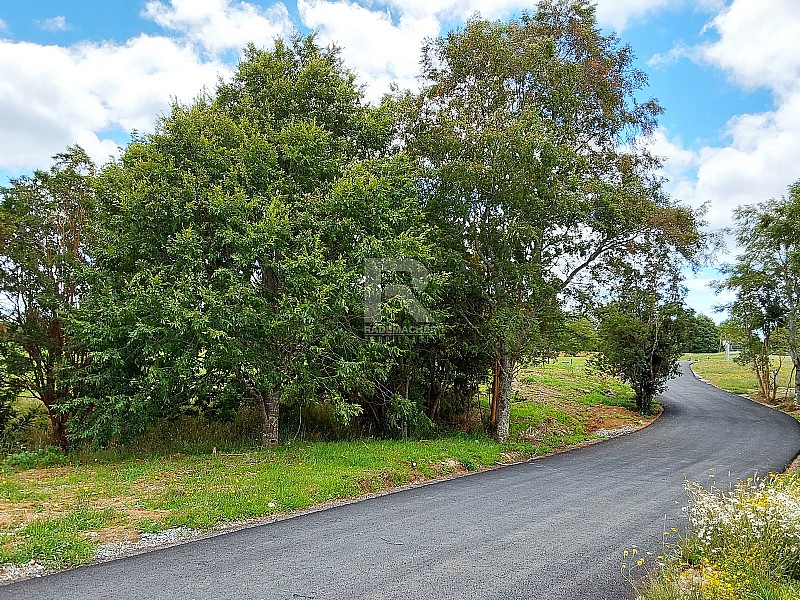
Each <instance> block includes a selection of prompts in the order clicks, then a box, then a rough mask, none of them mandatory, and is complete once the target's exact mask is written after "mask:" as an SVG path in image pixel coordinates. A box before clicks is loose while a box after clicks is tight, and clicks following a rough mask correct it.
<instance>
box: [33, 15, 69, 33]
mask: <svg viewBox="0 0 800 600" xmlns="http://www.w3.org/2000/svg"><path fill="white" fill-rule="evenodd" d="M39 27H41V28H42V29H44V30H45V31H66V30H67V29H69V25H68V24H67V18H66V17H64V16H58V17H52V18H50V19H45V20H44V21H42V22H41V23H40V24H39Z"/></svg>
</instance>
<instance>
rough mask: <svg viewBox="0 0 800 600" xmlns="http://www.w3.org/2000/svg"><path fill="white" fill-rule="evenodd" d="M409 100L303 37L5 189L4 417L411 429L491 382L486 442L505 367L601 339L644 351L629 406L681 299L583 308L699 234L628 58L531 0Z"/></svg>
mask: <svg viewBox="0 0 800 600" xmlns="http://www.w3.org/2000/svg"><path fill="white" fill-rule="evenodd" d="M422 82H423V86H422V88H421V90H420V91H419V92H418V93H412V92H405V93H403V92H397V93H395V94H394V95H393V96H392V97H387V99H386V100H385V101H384V102H383V103H382V104H381V105H379V106H373V105H370V104H367V103H365V102H364V100H363V96H362V92H361V90H360V88H359V87H358V85H357V83H356V77H355V74H354V73H352V72H351V71H350V70H349V69H347V67H346V66H345V65H344V64H343V63H342V61H341V58H340V53H339V51H338V49H337V48H335V47H329V48H322V47H320V46H319V45H318V44H317V43H316V41H315V39H314V37H313V36H311V37H308V38H300V37H297V38H295V39H293V40H291V41H289V42H285V41H277V42H276V43H275V46H274V48H271V49H269V50H263V49H257V48H255V47H252V46H251V47H249V48H247V49H246V51H245V53H244V56H243V58H242V60H241V62H240V64H239V66H238V69H237V71H236V73H235V75H234V76H233V78H232V79H231V80H230V81H220V82H219V84H218V85H217V86H216V88H215V89H214V90H213V91H211V92H208V93H204V94H202V95H201V96H200V97H198V98H197V99H196V100H195V101H193V102H191V103H189V104H186V105H183V104H175V105H174V106H173V107H172V109H171V111H170V112H169V114H167V115H165V116H163V117H161V118H160V119H159V120H158V121H157V126H156V130H155V132H154V133H152V134H149V135H134V136H133V140H132V142H131V143H130V144H129V145H128V147H127V148H126V149H125V150H124V152H123V154H122V156H121V158H120V159H119V160H116V161H113V162H112V163H110V164H107V165H105V166H103V167H102V168H101V169H100V170H99V172H97V173H95V172H94V167H93V165H91V163H90V162H89V161H88V159H87V158H86V156H85V154H84V153H83V152H82V151H81V150H80V149H78V148H74V149H71V150H70V151H69V152H68V153H67V154H65V155H63V156H59V157H57V160H56V164H55V166H54V167H53V169H52V170H51V171H50V172H47V173H44V172H37V173H36V174H35V175H34V177H33V178H30V179H28V178H23V179H20V180H18V181H16V182H14V183H13V184H12V186H11V188H9V189H8V190H4V191H3V204H2V211H3V212H2V221H0V236H2V237H1V238H0V239H1V240H2V244H3V245H2V251H1V252H0V255H1V256H2V261H3V263H2V270H1V271H0V285H2V289H0V291H2V292H3V293H4V294H5V296H6V297H7V298H10V299H12V302H11V304H9V306H13V307H14V310H13V311H10V312H7V313H4V314H3V321H2V334H3V338H2V340H0V341H1V342H2V344H1V345H0V350H2V356H3V359H4V362H3V363H2V365H3V369H5V371H6V374H5V375H4V377H3V385H4V386H5V387H3V388H0V389H2V390H4V393H5V391H6V388H8V390H7V391H8V393H7V394H5V396H4V397H5V398H6V400H5V402H0V407H5V408H2V410H0V418H4V419H6V420H8V419H9V418H10V415H11V410H12V409H11V405H12V403H14V402H15V400H14V397H15V395H16V394H18V393H20V392H23V391H27V392H30V393H31V394H33V395H34V396H35V397H37V398H39V399H41V400H42V402H43V403H44V405H45V406H46V407H47V410H48V411H49V414H50V417H51V420H52V427H53V432H54V435H55V439H56V441H57V443H59V444H60V445H61V446H63V447H66V446H67V445H68V443H69V440H87V441H92V442H94V443H96V444H108V443H110V442H114V441H118V440H123V441H124V440H128V439H130V438H133V437H135V436H138V435H142V434H144V433H145V432H147V431H148V430H149V429H151V428H152V427H153V425H154V424H155V423H158V422H163V421H164V420H167V421H173V422H177V421H178V420H179V419H180V418H181V417H183V416H186V415H190V416H198V417H201V418H204V419H207V420H210V421H215V420H223V421H224V420H230V419H234V418H237V417H240V416H241V415H243V414H252V415H258V416H259V417H260V423H261V441H262V442H263V443H264V444H265V445H273V444H275V443H276V442H277V441H278V439H279V437H280V435H281V432H280V429H281V427H285V426H287V425H288V424H289V423H290V422H291V427H292V428H296V429H297V431H298V432H301V431H303V430H304V429H303V428H304V427H305V428H306V430H308V428H309V427H311V428H312V429H313V430H314V431H315V433H316V432H320V431H322V432H324V433H323V435H325V434H327V435H330V436H333V437H335V436H339V435H375V436H382V437H385V436H395V437H403V436H406V435H409V434H414V433H417V434H423V433H429V432H431V431H432V430H434V429H435V428H437V427H444V428H448V427H455V426H459V425H460V424H462V423H463V422H464V419H465V415H471V414H473V413H474V412H475V406H476V394H477V392H478V390H479V388H480V386H481V385H482V384H484V383H486V382H487V379H488V378H490V377H491V376H492V372H494V382H493V383H494V385H493V386H492V389H493V390H494V400H495V402H494V403H493V407H494V409H493V410H492V412H491V415H492V416H493V417H496V418H495V419H494V420H493V421H492V423H491V425H492V428H493V434H494V435H495V437H496V439H497V440H500V441H504V440H505V439H507V437H508V435H509V431H510V429H509V426H510V420H509V419H510V403H511V385H512V382H513V378H514V376H515V374H516V372H517V370H518V369H519V368H520V366H521V365H522V364H524V362H526V361H534V362H535V361H538V360H541V359H543V358H547V357H551V356H553V355H555V354H556V353H557V352H559V351H572V352H575V351H596V350H598V349H602V345H608V344H609V340H610V339H611V337H613V336H615V335H616V336H617V338H618V339H619V340H629V341H631V343H632V344H633V346H632V347H635V348H636V349H637V352H639V351H640V350H641V349H642V348H643V347H644V348H645V350H642V351H643V352H644V353H645V354H646V355H647V356H648V360H649V361H650V362H649V365H650V367H649V368H650V370H651V371H654V372H655V374H654V375H653V376H652V377H653V381H652V382H650V383H648V384H646V385H645V384H642V385H643V387H642V386H640V387H638V388H637V391H640V392H641V394H640V395H641V404H640V408H642V409H643V410H647V409H648V408H649V403H650V401H651V400H652V392H653V390H655V389H657V388H658V385H659V384H658V381H660V380H661V379H660V378H662V377H663V373H668V372H669V371H670V369H671V368H672V367H673V365H674V352H673V345H674V343H677V342H676V340H677V336H678V333H677V331H676V332H675V333H674V335H673V332H672V330H671V329H670V327H671V326H669V324H670V323H672V319H673V317H675V318H677V315H679V314H682V313H681V310H682V309H680V308H679V306H678V304H679V298H678V297H671V298H670V301H669V302H661V301H660V300H659V301H656V302H655V303H652V302H651V303H650V304H648V302H649V301H648V300H647V298H650V296H647V297H645V296H641V297H638V296H637V297H632V296H631V297H628V296H624V295H622V296H620V295H619V293H618V292H617V291H613V293H611V297H610V298H609V299H610V300H612V301H614V302H615V303H612V304H611V305H610V306H609V307H607V308H605V309H602V310H600V312H599V313H597V315H592V314H591V309H593V308H596V305H597V304H598V302H597V298H595V297H594V296H598V295H597V294H592V293H591V290H593V289H595V288H596V287H597V284H598V282H602V283H603V284H606V283H607V282H612V283H611V284H610V285H609V286H606V287H608V290H609V291H612V290H617V286H616V284H615V283H613V282H616V281H618V280H619V278H620V277H622V275H621V273H623V274H624V273H630V271H631V269H632V265H635V264H638V263H639V262H641V261H642V260H649V258H648V257H653V256H658V257H661V256H665V255H669V256H673V257H681V258H689V259H691V258H692V257H693V255H694V252H695V250H696V248H697V246H698V244H699V243H700V237H699V235H698V232H697V228H698V221H697V218H696V215H695V214H694V213H693V212H692V211H690V210H688V209H686V208H683V207H681V206H679V205H677V204H676V203H675V202H673V201H672V200H671V199H670V198H669V197H668V196H667V195H666V194H665V193H664V192H663V190H662V181H661V179H660V178H659V176H658V166H659V162H658V160H657V159H655V158H653V157H652V156H650V155H649V154H648V153H647V151H646V150H644V149H643V147H642V145H641V144H638V143H637V142H638V141H639V140H640V139H641V137H642V136H643V135H646V134H648V133H649V132H651V131H652V130H653V127H654V126H655V118H656V117H657V115H658V114H659V113H660V111H661V109H660V107H659V105H658V104H657V103H656V102H655V101H653V100H648V101H646V102H643V103H640V102H639V101H637V98H638V97H639V95H640V93H641V90H642V89H643V87H644V86H645V84H646V81H645V78H644V76H643V74H642V73H640V72H639V71H637V70H636V69H635V68H633V54H632V51H631V49H630V48H629V47H627V46H624V45H622V44H620V42H619V41H618V40H617V38H616V37H614V36H605V35H603V34H602V33H601V32H600V30H599V28H598V27H597V23H596V19H595V13H594V8H593V7H592V6H591V5H590V4H589V3H588V2H584V1H575V2H573V1H550V0H545V1H543V2H541V3H540V4H539V6H538V8H537V10H536V11H535V12H534V13H532V14H525V15H523V16H522V17H521V18H519V19H517V20H512V21H510V22H507V23H502V22H490V21H484V20H480V19H477V18H475V19H472V20H470V21H469V22H468V23H467V24H466V25H465V27H464V28H463V29H459V30H456V31H453V32H451V33H449V34H448V35H446V36H444V37H442V38H439V39H434V40H430V41H429V43H428V44H427V45H426V46H425V48H424V49H423V53H422ZM38 239H45V240H48V241H49V242H48V243H50V242H52V243H50V245H47V244H45V245H44V246H42V245H38V244H37V243H34V242H35V241H36V240H38ZM659 285H661V284H659ZM620 289H624V288H620ZM648 293H650V294H651V295H653V294H654V295H655V296H652V297H660V296H658V294H659V293H660V290H659V289H658V287H652V288H649V291H648ZM376 306H377V308H376ZM2 307H3V309H5V307H6V304H2ZM568 307H569V310H567V308H568ZM672 307H675V309H674V311H673V312H670V313H669V314H667V313H665V312H664V311H666V310H668V309H669V310H673V308H672ZM578 308H580V311H579V312H580V314H584V313H585V314H589V315H590V316H589V317H577V316H572V315H571V314H570V311H573V310H577V309H578ZM423 313H424V315H423ZM614 315H618V316H619V317H618V318H617V317H615V316H614ZM622 315H628V316H630V315H636V317H635V318H633V319H627V320H626V317H625V318H624V317H623V316H622ZM423 316H424V319H423ZM653 322H655V323H657V326H656V328H655V329H653V325H652V324H653ZM376 323H377V324H379V325H380V327H377V328H376V327H374V325H375V324H376ZM421 323H422V324H424V325H425V327H424V328H420V327H419V325H420V324H421ZM681 323H682V321H681ZM598 324H599V329H600V333H599V334H598V331H597V329H598ZM696 324H697V327H698V331H699V329H700V325H701V320H700V319H699V318H698V319H696ZM624 325H627V326H628V331H627V332H623V331H622V330H621V329H620V328H621V327H623V326H624ZM702 325H703V326H706V325H707V323H705V322H703V323H702ZM682 326H683V325H681V327H682ZM637 328H638V329H637ZM633 329H636V331H633ZM387 330H388V331H390V332H395V333H393V334H391V335H386V334H385V333H384V332H385V331H387ZM376 331H377V333H375V332H376ZM704 331H705V330H704ZM397 332H400V333H401V334H402V335H397V334H396V333H397ZM409 332H411V334H409ZM654 332H655V333H654ZM623 333H625V334H626V335H623ZM627 334H630V335H627ZM648 335H649V336H651V338H652V336H653V335H655V338H652V339H651V338H647V336H648ZM703 335H706V334H705V333H703ZM617 338H615V339H617ZM645 338H647V339H645ZM699 338H700V334H699V333H698V339H699ZM601 341H602V344H601ZM651 342H652V343H651ZM614 344H615V346H614V349H613V352H617V354H616V355H614V356H617V357H621V356H622V354H623V353H624V351H625V348H623V347H622V346H621V345H620V343H619V342H618V341H615V342H614ZM647 348H649V350H648V349H647ZM604 352H605V355H606V357H607V358H608V360H609V361H611V362H614V361H616V363H615V364H617V365H618V367H619V369H618V370H619V371H620V372H622V373H627V372H628V368H627V367H625V368H623V367H622V366H620V365H621V364H622V363H621V362H620V360H621V359H620V360H617V359H613V360H612V359H611V358H610V357H611V356H612V354H613V352H612V351H611V350H608V351H605V350H604ZM656 363H658V364H657V365H656ZM637 368H638V367H637ZM630 381H631V382H632V383H634V382H637V383H636V384H635V385H634V387H636V385H638V382H639V380H638V379H630ZM9 386H10V387H9ZM309 424H310V425H309Z"/></svg>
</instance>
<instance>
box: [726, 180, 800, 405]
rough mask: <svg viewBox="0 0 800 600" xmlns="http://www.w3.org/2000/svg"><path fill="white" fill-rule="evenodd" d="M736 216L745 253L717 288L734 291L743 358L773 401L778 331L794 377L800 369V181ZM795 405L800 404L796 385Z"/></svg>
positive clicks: (732, 308)
mask: <svg viewBox="0 0 800 600" xmlns="http://www.w3.org/2000/svg"><path fill="white" fill-rule="evenodd" d="M735 218H736V240H737V242H738V244H739V245H740V246H741V247H742V248H743V252H742V253H741V254H740V255H739V256H738V257H737V260H736V262H735V263H733V264H730V265H726V266H725V267H724V268H723V273H724V274H725V279H724V280H723V281H721V282H720V284H719V285H720V287H721V288H724V289H728V290H731V291H734V292H735V293H736V299H735V300H734V301H733V302H732V303H731V304H730V305H729V306H728V308H729V310H730V311H731V315H732V317H734V320H735V322H736V323H737V324H738V326H739V328H740V329H742V330H743V332H744V338H745V343H744V350H743V355H742V356H741V357H740V359H741V360H743V361H746V362H749V363H750V364H751V365H752V366H753V369H754V371H755V373H756V375H757V376H758V379H759V383H760V387H761V394H762V395H763V396H764V397H766V398H773V397H774V396H775V393H776V390H775V386H774V379H775V378H774V377H773V369H772V366H771V361H770V354H771V352H772V348H771V340H772V337H773V334H774V333H775V332H776V331H777V330H778V328H779V327H782V326H785V327H786V330H787V347H788V350H789V354H790V357H791V359H792V365H793V368H794V371H795V373H797V372H798V369H800V347H799V346H798V344H799V343H800V340H798V335H800V333H798V327H800V323H798V318H800V235H798V231H800V181H798V182H796V183H795V184H794V185H792V186H790V188H789V195H788V197H786V196H784V197H782V198H780V199H772V200H769V201H767V202H763V203H759V204H755V205H752V206H742V207H739V208H738V209H737V210H736V212H735ZM795 379H796V378H795ZM771 382H772V383H771ZM795 402H796V403H798V404H800V383H798V382H797V381H795Z"/></svg>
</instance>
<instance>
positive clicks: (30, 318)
mask: <svg viewBox="0 0 800 600" xmlns="http://www.w3.org/2000/svg"><path fill="white" fill-rule="evenodd" d="M53 158H54V160H55V163H54V164H53V166H52V167H51V168H50V169H49V170H47V171H44V170H37V171H36V172H34V174H33V175H32V176H30V177H20V178H19V179H15V180H12V181H11V185H10V186H9V187H7V188H3V189H2V190H0V363H2V364H3V371H4V372H3V373H2V376H3V378H4V381H3V382H2V384H0V387H2V388H4V390H5V392H6V394H14V395H15V394H18V393H20V392H26V393H29V394H31V395H33V397H34V398H36V399H38V400H40V401H41V402H42V404H44V406H45V408H46V409H47V413H48V415H49V417H50V423H51V426H52V435H53V441H54V442H55V443H56V444H58V445H59V446H61V447H62V448H63V449H67V448H68V447H69V444H70V441H69V438H68V435H67V434H68V431H67V426H68V421H69V419H70V417H71V412H70V411H69V410H68V409H67V407H66V405H67V404H68V402H69V401H70V400H72V399H74V397H75V395H76V393H78V392H77V391H76V390H75V389H74V387H73V386H72V385H71V383H70V377H69V372H70V371H71V370H73V369H75V368H83V367H84V366H85V365H86V363H87V359H88V357H87V354H86V352H85V351H84V350H83V348H82V347H81V346H80V345H78V344H75V343H74V340H72V338H71V337H70V336H69V334H68V331H67V330H66V328H65V319H66V317H67V315H68V313H69V312H71V311H72V310H74V309H75V308H76V307H77V306H78V304H79V302H80V301H81V298H82V297H83V295H84V292H85V289H84V288H83V287H82V285H81V279H80V277H79V271H80V269H81V265H83V264H84V263H85V262H86V261H87V259H88V258H89V256H88V248H87V242H88V235H87V229H88V225H87V220H88V219H89V218H90V215H91V214H92V212H93V207H94V187H93V177H94V170H95V166H94V164H93V163H92V161H91V160H90V159H89V157H88V156H87V154H86V152H84V151H83V149H81V148H80V147H78V146H74V147H71V148H68V149H67V151H66V152H64V153H61V154H57V155H56V156H55V157H53Z"/></svg>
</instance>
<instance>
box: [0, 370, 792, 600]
mask: <svg viewBox="0 0 800 600" xmlns="http://www.w3.org/2000/svg"><path fill="white" fill-rule="evenodd" d="M682 369H683V374H682V376H681V377H679V378H677V379H675V380H673V381H672V382H671V384H670V387H669V390H668V391H667V392H666V393H665V394H664V395H663V396H662V398H661V402H662V403H663V404H664V406H665V414H664V416H663V417H662V418H661V419H660V420H659V421H658V422H656V423H655V424H654V425H652V426H650V427H649V428H647V429H645V430H644V431H641V432H639V433H636V434H633V435H629V436H625V437H622V438H617V439H614V440H610V441H608V442H605V443H603V444H596V445H593V446H589V447H587V448H584V449H582V450H577V451H574V452H568V453H564V454H560V455H557V456H554V457H551V458H547V459H545V460H535V461H532V462H529V463H525V464H521V465H515V466H511V467H507V468H502V469H497V470H493V471H487V472H483V473H479V474H476V475H473V476H470V477H463V478H459V479H453V480H450V481H446V482H443V483H439V484H435V485H426V486H422V487H418V488H413V489H409V490H405V491H402V492H398V493H395V494H389V495H386V496H382V497H378V498H374V499H371V500H366V501H363V502H358V503H355V504H351V505H346V506H342V507H338V508H332V509H329V510H325V511H320V512H316V513H310V514H305V515H302V516H299V517H297V518H293V519H288V520H284V521H280V522H277V523H273V524H270V525H263V526H259V527H254V528H251V529H245V530H241V531H237V532H233V533H229V534H226V535H222V536H218V537H215V538H208V539H203V540H199V541H195V542H191V543H188V544H184V545H181V546H176V547H173V548H167V549H163V550H157V551H154V552H151V553H148V554H142V555H139V556H135V557H132V558H127V559H122V560H117V561H113V562H109V563H105V564H98V565H93V566H89V567H85V568H81V569H75V570H72V571H66V572H63V573H58V574H55V575H50V576H47V577H42V578H40V579H32V580H28V581H23V582H20V583H17V584H13V585H9V586H4V587H0V598H9V599H10V598H14V599H15V600H23V599H28V598H31V599H33V598H52V599H56V598H57V599H64V598H75V599H84V598H109V599H111V598H113V599H115V600H122V599H128V598H130V599H137V600H138V599H143V598H159V599H168V598H169V599H172V598H174V599H180V600H189V599H197V600H201V599H203V600H205V599H211V598H214V599H216V598H231V599H233V598H236V599H253V600H256V599H257V600H261V599H274V600H283V599H292V598H306V599H307V598H314V599H335V600H340V599H345V598H364V599H370V600H371V599H378V598H398V599H400V598H402V599H404V600H405V599H408V598H420V599H423V598H424V599H425V600H431V599H437V598H457V599H459V600H467V599H472V598H496V599H498V600H500V599H502V600H512V599H525V600H535V599H541V600H562V599H563V600H602V599H603V598H608V599H612V598H613V599H620V598H625V597H630V595H631V591H630V586H629V585H628V584H627V583H626V582H625V580H624V577H623V575H622V573H621V572H620V566H621V563H622V558H621V556H622V551H623V550H624V549H626V548H631V547H632V546H633V545H636V546H637V547H638V548H639V550H640V552H641V555H644V556H647V554H646V552H647V551H650V552H653V553H656V554H657V553H658V552H659V551H660V548H661V543H662V530H663V527H664V522H665V517H666V523H667V526H668V527H671V526H681V525H682V524H683V517H682V513H681V507H682V506H684V505H685V504H686V497H685V494H684V491H683V489H682V483H683V481H684V479H685V478H688V479H691V480H696V481H700V482H702V483H706V484H708V483H709V482H710V481H711V480H715V481H716V485H718V486H721V485H727V483H728V482H729V480H731V479H734V480H735V479H737V478H746V477H748V476H750V475H752V474H753V473H754V472H756V471H758V472H760V473H766V472H769V471H776V472H777V471H782V470H783V469H784V468H785V467H786V466H787V464H788V463H789V462H790V461H791V460H792V459H793V458H794V457H795V455H796V454H797V453H798V450H800V423H798V422H797V421H796V420H795V419H793V418H791V417H789V416H787V415H785V414H782V413H778V412H775V411H772V410H770V409H768V408H765V407H763V406H760V405H758V404H755V403H752V402H749V401H747V400H745V399H743V398H740V397H738V396H735V395H733V394H728V393H726V392H722V391H720V390H717V389H716V388H713V387H711V386H709V385H706V384H704V383H702V382H700V381H698V380H696V379H695V378H694V377H693V376H692V375H691V373H690V371H689V370H688V367H686V366H683V367H682Z"/></svg>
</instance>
